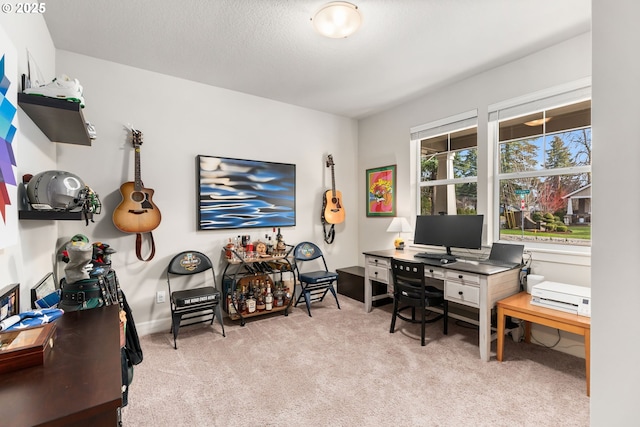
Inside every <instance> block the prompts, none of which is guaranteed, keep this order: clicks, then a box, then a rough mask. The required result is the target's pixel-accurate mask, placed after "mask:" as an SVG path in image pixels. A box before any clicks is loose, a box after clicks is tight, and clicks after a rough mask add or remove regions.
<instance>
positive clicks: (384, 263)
mask: <svg viewBox="0 0 640 427" xmlns="http://www.w3.org/2000/svg"><path fill="white" fill-rule="evenodd" d="M367 264H369V265H370V266H372V267H382V268H386V269H387V270H388V269H390V268H391V260H390V259H388V258H376V257H370V256H368V257H367Z"/></svg>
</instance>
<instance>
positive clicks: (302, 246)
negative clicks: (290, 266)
mask: <svg viewBox="0 0 640 427" xmlns="http://www.w3.org/2000/svg"><path fill="white" fill-rule="evenodd" d="M293 260H294V272H295V276H296V278H297V281H298V283H299V284H300V288H301V289H300V295H299V296H298V299H297V300H296V303H295V304H294V307H296V306H297V305H298V303H299V302H300V301H302V300H303V299H304V302H305V303H306V305H307V312H308V313H309V317H311V303H312V302H316V301H322V300H324V297H325V296H326V295H327V292H331V294H332V295H333V297H334V298H335V300H336V304H337V305H338V309H340V303H339V302H338V295H337V294H336V290H335V289H334V287H333V284H334V283H336V282H337V281H338V273H335V272H333V271H329V268H328V267H327V262H326V260H325V259H324V254H323V253H322V250H320V248H319V247H318V246H317V245H316V244H314V243H311V242H302V243H299V244H298V245H297V246H296V247H295V248H294V249H293ZM314 260H315V261H316V262H314V263H309V264H307V265H304V267H303V264H304V263H306V262H309V261H314ZM321 266H324V270H322V269H319V270H312V269H314V268H320V267H321ZM303 268H304V269H309V270H312V271H306V272H303V271H302V270H303Z"/></svg>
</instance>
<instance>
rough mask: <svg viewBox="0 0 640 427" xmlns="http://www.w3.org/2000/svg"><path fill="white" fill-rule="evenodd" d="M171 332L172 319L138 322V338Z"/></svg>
mask: <svg viewBox="0 0 640 427" xmlns="http://www.w3.org/2000/svg"><path fill="white" fill-rule="evenodd" d="M170 330H171V317H165V318H162V319H156V320H151V321H149V322H140V323H138V322H136V331H137V332H138V336H140V337H142V336H145V335H151V334H156V333H158V332H169V331H170Z"/></svg>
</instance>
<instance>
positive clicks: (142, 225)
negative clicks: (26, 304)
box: [112, 128, 162, 261]
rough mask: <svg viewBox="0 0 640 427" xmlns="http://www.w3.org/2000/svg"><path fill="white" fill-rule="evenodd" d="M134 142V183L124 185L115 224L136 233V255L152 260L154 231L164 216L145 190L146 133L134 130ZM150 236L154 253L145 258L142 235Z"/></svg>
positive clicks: (132, 130) (127, 231) (150, 194)
mask: <svg viewBox="0 0 640 427" xmlns="http://www.w3.org/2000/svg"><path fill="white" fill-rule="evenodd" d="M130 130H131V139H132V144H133V148H134V152H135V177H134V179H135V180H134V181H128V182H125V183H124V184H122V185H121V186H120V193H121V195H122V201H121V202H120V204H119V205H118V206H117V207H116V209H115V210H114V211H113V215H112V218H113V224H114V225H115V226H116V228H117V229H118V230H120V231H122V232H125V233H135V234H136V255H137V257H138V259H139V260H140V261H150V260H151V259H153V256H154V255H155V252H156V246H155V242H154V240H153V233H152V230H155V229H156V228H157V227H158V225H160V220H161V218H162V215H161V214H160V210H159V209H158V207H157V206H156V205H155V203H153V200H151V199H152V197H153V193H154V190H152V189H151V188H145V187H144V185H143V183H142V176H141V173H140V146H141V145H142V131H140V130H137V129H134V128H131V129H130ZM143 234H147V235H148V236H149V241H150V242H149V243H150V246H151V253H150V254H149V256H148V257H147V258H146V259H145V258H144V257H143V256H142V253H141V252H142V236H143Z"/></svg>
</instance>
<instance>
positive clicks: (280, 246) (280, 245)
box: [274, 227, 287, 255]
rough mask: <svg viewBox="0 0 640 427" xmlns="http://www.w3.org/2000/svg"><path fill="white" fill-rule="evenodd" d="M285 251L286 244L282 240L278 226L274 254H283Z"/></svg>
mask: <svg viewBox="0 0 640 427" xmlns="http://www.w3.org/2000/svg"><path fill="white" fill-rule="evenodd" d="M286 251H287V244H286V243H285V242H284V238H283V237H282V233H281V232H280V228H279V227H278V234H277V235H276V247H275V250H274V254H275V255H284V254H285V252H286Z"/></svg>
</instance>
